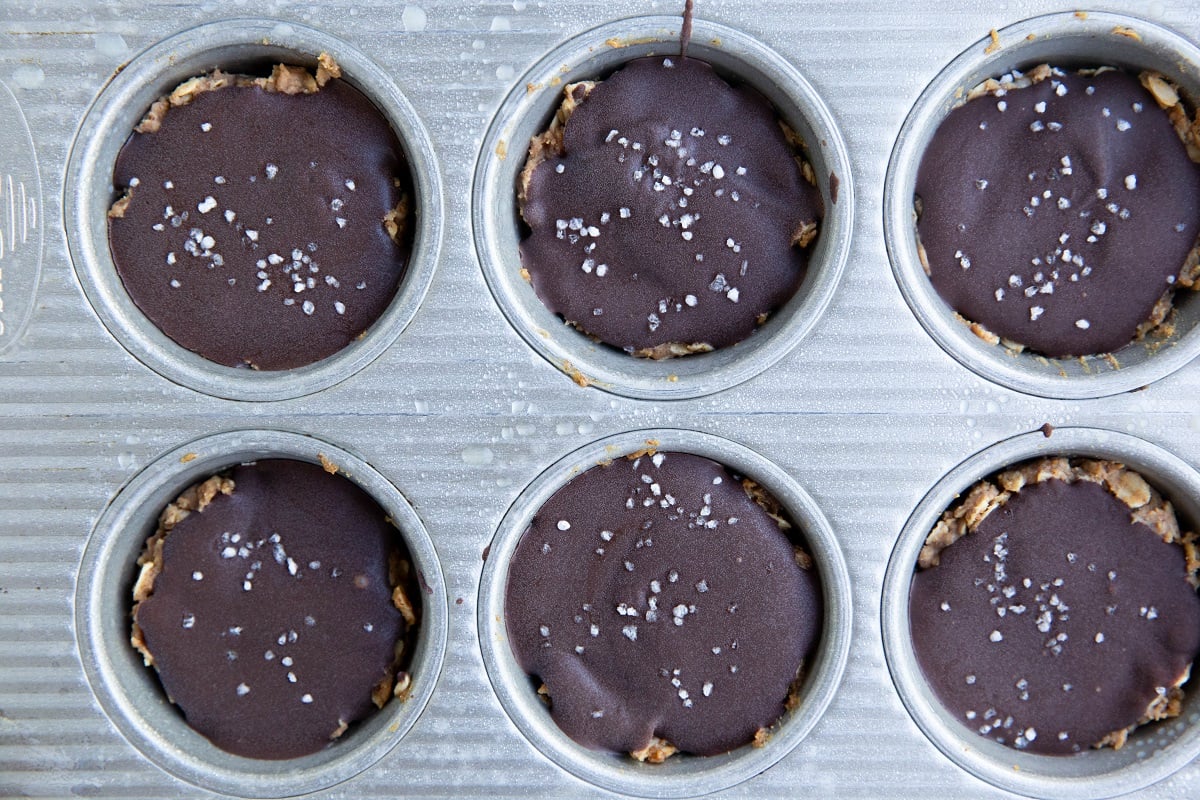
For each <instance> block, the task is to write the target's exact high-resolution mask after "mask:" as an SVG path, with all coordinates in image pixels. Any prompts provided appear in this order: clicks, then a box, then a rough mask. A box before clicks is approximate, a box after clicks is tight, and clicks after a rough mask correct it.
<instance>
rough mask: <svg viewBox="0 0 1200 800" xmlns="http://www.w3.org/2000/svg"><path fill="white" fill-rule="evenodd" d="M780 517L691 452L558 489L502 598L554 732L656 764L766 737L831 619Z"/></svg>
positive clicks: (647, 457) (654, 456) (624, 463)
mask: <svg viewBox="0 0 1200 800" xmlns="http://www.w3.org/2000/svg"><path fill="white" fill-rule="evenodd" d="M751 492H753V496H752V493H751ZM760 502H762V503H763V504H765V505H767V506H768V509H771V510H768V509H764V508H763V507H762V505H760ZM773 514H774V516H773ZM776 516H778V507H777V505H774V500H773V499H770V498H769V496H768V495H766V493H765V492H763V491H762V490H760V489H757V487H756V486H754V485H753V484H749V485H748V488H747V487H744V486H743V484H742V483H741V482H739V481H738V480H737V479H736V477H735V476H733V475H731V474H730V473H729V471H728V470H726V469H725V468H724V467H723V466H721V465H720V464H717V463H715V462H713V461H711V460H709V459H706V458H702V457H700V456H694V455H688V454H682V453H663V452H647V453H645V454H642V455H639V456H637V457H635V458H622V459H618V460H616V461H613V462H610V463H608V464H606V465H602V466H597V467H593V468H592V469H590V470H588V471H586V472H584V473H583V474H581V475H579V476H578V477H576V478H574V479H573V480H572V481H570V482H569V483H568V484H566V485H565V486H564V487H563V488H561V489H559V490H558V491H557V492H556V493H555V494H554V496H553V497H551V498H550V499H549V500H548V501H547V502H546V503H545V504H544V505H543V506H542V507H541V509H540V510H539V511H538V513H537V515H536V516H535V517H534V519H533V522H532V524H531V525H530V527H529V529H528V530H527V531H526V532H525V534H524V535H523V536H522V538H521V541H520V542H519V543H518V545H517V548H516V551H515V552H514V554H513V558H512V562H511V564H510V565H509V571H508V583H507V589H506V600H505V622H506V626H507V629H508V632H509V639H510V642H511V643H512V646H513V649H514V653H515V655H516V657H517V661H518V663H519V664H520V665H521V668H522V669H524V670H525V671H526V672H528V673H529V674H531V675H533V676H536V677H537V679H538V680H539V681H540V682H542V683H543V692H544V694H545V696H546V697H547V698H548V700H549V703H550V713H551V715H552V717H553V718H554V720H555V722H556V723H557V724H558V725H559V727H560V728H562V729H563V731H564V732H565V733H567V734H568V735H569V736H570V737H571V738H572V739H574V740H575V741H577V742H579V743H580V744H582V745H584V746H586V747H589V748H594V749H604V750H610V751H614V752H626V753H630V754H631V755H632V756H633V757H634V758H637V759H639V760H640V759H645V760H647V761H651V762H657V761H661V760H663V759H665V758H666V757H668V756H669V755H670V754H671V753H673V752H675V751H676V750H678V751H681V752H685V753H693V754H699V755H713V754H717V753H723V752H727V751H730V750H733V749H735V748H737V747H740V746H743V745H747V744H750V743H752V742H753V741H754V740H755V737H756V736H760V735H761V734H759V732H760V731H762V730H764V729H767V728H769V727H770V726H771V725H773V724H774V723H775V722H776V721H777V720H778V719H779V717H780V716H781V715H782V714H783V713H784V710H785V703H786V702H787V701H788V698H789V695H794V688H795V687H794V681H796V680H797V675H798V672H799V670H800V668H801V666H802V664H803V663H804V661H805V659H806V658H808V657H809V655H810V654H811V652H812V650H813V648H814V647H815V643H816V641H817V639H818V638H819V636H820V632H821V620H822V599H821V591H820V585H819V579H818V577H817V575H816V574H815V570H813V569H812V568H811V562H809V561H807V558H808V557H807V554H802V551H799V550H797V548H796V547H795V546H794V545H793V543H792V542H791V541H789V539H788V538H787V537H786V536H785V535H784V533H783V532H782V531H781V529H780V526H779V525H778V523H777V521H776ZM798 554H800V555H798ZM802 563H803V564H804V565H805V566H801V564H802Z"/></svg>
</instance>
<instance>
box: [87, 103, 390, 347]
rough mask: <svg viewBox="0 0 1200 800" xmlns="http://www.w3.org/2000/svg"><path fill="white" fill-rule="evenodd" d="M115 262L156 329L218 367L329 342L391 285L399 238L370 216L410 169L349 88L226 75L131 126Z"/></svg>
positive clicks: (356, 322) (361, 320)
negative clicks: (144, 129)
mask: <svg viewBox="0 0 1200 800" xmlns="http://www.w3.org/2000/svg"><path fill="white" fill-rule="evenodd" d="M113 181H114V185H116V186H117V187H119V189H122V190H123V189H125V188H126V187H129V193H130V196H131V200H130V202H129V205H128V207H127V208H126V210H125V212H124V215H123V216H120V217H115V218H111V219H110V221H109V243H110V247H111V250H112V254H113V260H114V262H115V264H116V267H117V272H118V273H119V274H120V276H121V280H122V282H123V283H124V285H125V288H126V290H127V291H128V292H129V295H130V297H131V298H132V299H133V301H134V302H135V303H136V304H137V306H138V308H140V309H141V310H142V312H143V313H145V314H146V316H147V317H149V318H150V320H151V321H152V322H153V323H154V324H155V325H157V326H158V327H159V329H161V330H162V331H163V333H165V334H166V335H167V336H169V337H170V338H171V339H173V340H174V341H176V342H178V343H179V344H180V345H182V346H183V347H186V348H187V349H189V350H192V351H194V352H196V353H199V354H200V355H202V356H204V357H205V358H207V359H209V360H211V361H215V362H217V363H219V364H225V365H227V366H251V367H254V368H256V369H263V370H281V369H290V368H293V367H299V366H303V365H305V364H310V363H313V362H315V361H319V360H321V359H323V358H326V357H327V356H330V355H332V354H334V353H336V352H338V351H339V350H341V349H342V348H344V347H346V345H348V344H349V343H350V342H352V341H354V339H355V338H356V337H358V336H359V335H360V334H361V333H363V331H365V330H366V329H367V328H369V327H370V326H371V325H372V324H373V323H374V322H375V321H376V320H377V319H378V318H379V316H380V315H381V314H382V313H383V311H384V309H385V308H387V306H388V304H389V303H390V302H391V300H392V297H393V296H394V295H395V293H396V289H397V287H398V286H399V283H400V279H401V277H402V276H403V275H404V271H405V266H406V264H407V260H408V250H409V248H408V246H407V244H405V245H404V246H400V245H397V244H396V243H395V242H393V241H392V239H391V238H390V237H389V235H388V233H387V232H386V231H385V230H384V226H383V219H384V216H385V215H386V214H387V213H388V212H389V211H391V210H392V209H393V208H394V207H395V206H396V205H397V203H398V202H399V201H400V199H401V197H402V195H403V193H404V187H405V186H406V185H407V184H408V183H409V177H408V168H407V166H406V163H405V160H404V156H403V152H402V150H401V147H400V142H399V140H397V138H396V135H395V134H394V133H393V132H392V129H391V127H390V126H389V125H388V123H387V120H385V119H384V118H383V116H382V115H381V114H380V113H379V111H378V109H376V108H375V107H374V106H373V105H372V104H371V102H370V101H369V100H368V99H367V98H366V97H365V96H364V95H363V94H362V93H360V92H359V91H357V90H356V89H354V88H352V87H351V86H349V85H347V84H346V83H345V82H344V81H340V80H334V81H331V82H330V83H328V84H327V85H326V86H325V87H324V88H322V89H321V90H320V91H318V92H315V93H313V94H295V95H292V94H283V93H281V92H269V91H265V90H263V89H261V88H259V87H247V86H230V87H227V88H222V89H217V90H213V91H207V92H203V93H200V94H198V95H196V96H195V98H194V99H193V100H192V101H191V102H190V103H188V104H187V105H183V106H178V107H172V108H171V109H170V110H169V111H168V112H167V114H166V116H165V118H164V119H163V123H162V127H161V129H160V130H158V131H157V132H154V133H134V134H133V135H132V136H131V137H130V139H129V141H128V142H126V144H125V146H124V147H123V148H122V150H121V153H120V155H119V156H118V159H117V164H116V169H115V173H114V176H113Z"/></svg>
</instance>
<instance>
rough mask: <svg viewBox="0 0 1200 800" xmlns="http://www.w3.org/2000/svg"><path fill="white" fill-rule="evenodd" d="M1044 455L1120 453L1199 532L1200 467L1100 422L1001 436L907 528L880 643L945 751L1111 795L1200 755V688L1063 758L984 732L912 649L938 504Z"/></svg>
mask: <svg viewBox="0 0 1200 800" xmlns="http://www.w3.org/2000/svg"><path fill="white" fill-rule="evenodd" d="M1044 456H1084V457H1091V458H1104V459H1109V460H1112V461H1118V462H1120V463H1122V464H1124V465H1125V466H1127V467H1129V468H1130V469H1133V470H1134V471H1135V472H1137V473H1139V474H1141V475H1142V477H1144V478H1146V479H1147V480H1148V481H1149V482H1150V483H1151V484H1152V485H1153V486H1154V487H1155V488H1156V489H1158V490H1159V492H1160V493H1161V494H1162V495H1163V497H1165V498H1167V499H1168V500H1170V501H1171V503H1172V504H1173V505H1174V506H1175V512H1176V514H1177V515H1178V516H1179V518H1180V527H1182V528H1183V529H1184V530H1192V531H1194V530H1196V521H1197V520H1200V472H1197V471H1196V469H1195V468H1194V467H1191V466H1189V465H1188V464H1187V463H1185V462H1183V461H1181V460H1180V459H1179V458H1177V457H1175V456H1174V455H1171V454H1170V453H1168V452H1167V451H1165V450H1163V449H1162V448H1159V447H1157V446H1155V445H1152V444H1148V443H1147V442H1145V441H1143V440H1142V439H1138V438H1136V437H1133V436H1129V435H1127V434H1123V433H1117V432H1115V431H1107V430H1100V429H1097V428H1061V429H1059V430H1056V431H1054V432H1053V433H1052V434H1051V435H1050V436H1049V437H1047V436H1045V435H1043V434H1042V433H1041V432H1040V431H1035V432H1032V433H1025V434H1021V435H1020V436H1015V437H1013V438H1012V439H1007V440H1005V441H1003V442H999V443H997V444H995V445H992V446H991V447H989V448H987V449H986V450H983V451H982V452H980V453H977V454H975V455H974V456H972V457H971V458H969V459H967V460H966V461H964V462H963V463H962V464H960V465H958V466H957V467H955V468H954V469H953V470H951V471H950V472H949V473H947V475H946V476H945V477H944V478H942V479H941V480H940V481H938V482H937V484H936V485H935V486H934V487H933V488H932V489H930V491H929V494H927V495H925V498H924V499H923V500H921V502H920V504H919V505H918V506H917V508H916V510H914V511H913V514H912V516H911V517H909V519H908V522H907V523H906V524H905V526H904V530H903V531H901V533H900V539H899V541H897V543H896V548H895V550H893V551H892V558H891V563H890V564H889V565H888V571H887V577H886V579H885V580H884V587H883V611H882V614H883V640H884V641H883V643H884V648H885V650H886V652H887V658H888V667H889V668H890V670H891V673H892V679H893V680H894V681H895V683H896V688H897V690H898V691H899V692H900V696H901V698H902V699H903V700H904V704H905V706H907V708H908V711H909V713H910V714H912V716H913V719H914V720H915V721H916V723H917V724H918V725H919V726H920V727H921V730H922V731H924V732H925V735H926V736H928V737H929V739H930V741H932V742H933V743H934V744H935V745H936V746H937V748H938V749H939V750H941V751H942V752H943V753H945V754H946V757H947V758H950V759H951V760H953V761H954V762H955V763H957V764H959V765H960V766H961V767H963V768H964V769H966V770H968V771H969V772H971V773H973V774H974V775H977V776H979V777H980V778H982V779H983V780H985V781H988V782H989V783H993V784H995V785H996V786H999V787H1001V788H1004V789H1008V790H1010V791H1013V792H1018V793H1020V794H1025V795H1029V796H1031V797H1045V798H1056V800H1079V799H1081V798H1101V797H1113V796H1116V795H1119V794H1124V793H1126V792H1131V791H1134V790H1136V789H1141V788H1143V787H1146V786H1149V785H1150V784H1152V783H1154V782H1155V781H1157V780H1159V779H1161V778H1163V777H1164V776H1166V775H1169V774H1171V773H1172V772H1174V771H1175V770H1177V769H1179V768H1180V767H1182V766H1184V765H1186V764H1188V763H1190V762H1192V761H1194V760H1195V759H1196V757H1197V756H1200V693H1198V692H1195V691H1192V692H1189V693H1188V694H1187V695H1186V699H1185V701H1184V707H1183V711H1182V713H1181V714H1180V715H1179V716H1178V717H1176V718H1175V719H1172V720H1166V721H1164V722H1161V723H1158V724H1153V725H1146V726H1143V727H1141V728H1139V729H1137V730H1136V731H1134V732H1133V734H1132V735H1130V737H1129V741H1128V742H1127V743H1126V744H1125V746H1124V747H1123V748H1121V749H1120V750H1113V749H1112V748H1104V749H1102V750H1090V751H1085V752H1083V753H1080V754H1078V755H1077V756H1072V757H1066V758H1063V757H1057V756H1044V755H1036V754H1033V753H1027V752H1021V751H1018V750H1014V749H1012V748H1011V747H1005V746H1004V745H1001V744H997V743H996V742H994V741H992V740H990V739H987V738H986V737H983V736H979V735H978V734H977V733H976V732H975V731H974V730H971V729H970V728H968V727H967V726H966V725H965V724H964V723H963V722H962V721H961V720H959V719H958V718H956V717H955V716H954V715H952V714H951V713H950V712H949V711H947V710H946V708H945V707H944V706H943V705H942V704H941V703H940V702H939V701H938V699H937V697H936V696H934V694H933V692H932V690H931V689H930V688H929V686H928V684H927V683H926V681H925V677H924V675H923V674H922V672H921V667H920V664H919V663H918V662H917V659H916V654H915V653H914V651H913V647H912V636H911V631H910V627H909V625H910V623H909V614H908V597H909V591H910V587H911V585H912V578H913V575H914V573H915V571H916V564H917V554H918V553H919V552H920V550H921V546H922V545H923V544H925V537H926V536H928V535H929V532H930V531H931V530H933V526H934V525H935V524H936V523H937V521H938V519H939V518H940V517H941V514H942V512H943V511H945V510H946V509H947V508H949V507H950V506H951V505H953V504H954V502H955V500H956V499H957V498H958V497H959V496H960V495H962V494H963V493H965V492H966V491H968V490H969V489H970V488H971V486H973V485H975V484H976V483H978V482H979V481H980V480H982V479H984V478H987V477H989V476H991V475H995V474H996V473H997V472H1002V471H1003V470H1005V469H1007V468H1009V467H1011V466H1014V465H1016V464H1018V463H1020V462H1022V461H1028V460H1030V459H1035V458H1041V457H1044Z"/></svg>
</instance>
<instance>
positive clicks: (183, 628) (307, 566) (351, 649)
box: [135, 460, 415, 759]
mask: <svg viewBox="0 0 1200 800" xmlns="http://www.w3.org/2000/svg"><path fill="white" fill-rule="evenodd" d="M230 477H231V478H232V479H233V481H234V482H235V484H236V488H235V489H234V491H233V494H231V495H228V496H226V495H218V496H217V497H216V499H215V500H213V502H212V503H211V504H210V505H209V506H208V507H207V508H206V509H205V510H204V511H203V512H193V513H192V514H191V515H189V516H188V517H187V518H186V519H184V520H183V521H182V522H180V523H179V524H178V525H176V526H175V528H174V529H173V530H171V531H170V533H168V534H167V537H166V540H165V542H164V545H163V559H162V572H161V574H159V575H158V577H157V579H156V580H155V582H154V590H153V593H152V594H151V595H150V597H149V598H148V599H146V600H144V601H143V602H142V603H141V604H140V605H138V606H137V608H136V610H135V618H136V620H137V623H138V625H139V626H141V629H142V634H143V637H144V641H145V644H146V648H147V649H148V650H149V652H150V653H151V654H152V655H153V656H154V661H155V665H156V667H157V669H158V674H159V678H160V679H161V680H162V684H163V687H164V688H165V689H166V691H167V695H168V696H169V697H170V698H171V700H172V701H173V702H175V703H176V704H177V705H178V706H179V708H180V709H181V710H182V711H183V713H184V715H185V716H186V718H187V721H188V724H189V725H191V726H192V727H193V728H195V729H196V730H197V731H199V732H200V733H202V734H204V735H205V736H207V737H208V738H209V739H210V740H212V742H213V743H214V744H215V745H217V746H218V747H220V748H222V749H224V750H228V751H229V752H231V753H235V754H237V755H241V756H246V757H250V758H268V759H280V758H294V757H297V756H302V755H306V754H309V753H313V752H316V751H318V750H320V749H321V748H323V747H325V746H327V745H328V744H329V742H330V739H331V738H332V737H333V736H335V735H336V734H338V733H340V732H341V730H342V729H343V723H345V724H350V723H353V722H356V721H358V720H361V719H363V718H365V717H367V716H368V715H370V714H371V713H372V712H374V711H375V706H374V704H373V703H372V700H371V693H372V690H373V689H374V688H375V687H376V686H377V685H378V684H380V683H381V682H383V681H385V680H386V679H387V678H388V676H389V674H390V670H391V669H392V668H393V662H394V660H395V652H394V650H395V645H396V643H397V641H398V640H399V639H401V638H402V637H403V636H404V635H405V634H406V626H405V623H404V620H403V619H402V617H401V615H400V612H399V611H397V610H396V607H395V606H394V605H393V604H392V586H391V583H390V580H389V572H388V565H389V559H390V558H392V557H393V556H396V555H398V554H399V552H400V550H399V547H400V545H399V539H400V537H399V534H398V533H397V531H396V529H395V528H393V527H392V526H391V525H389V524H388V523H387V522H386V521H385V513H384V512H383V510H382V509H380V507H379V506H378V505H377V504H376V503H375V501H374V500H372V499H371V497H370V496H369V495H367V493H366V492H364V491H363V490H362V489H360V488H358V487H357V486H355V485H354V484H352V483H351V482H350V481H348V480H346V479H345V478H342V477H340V476H336V475H330V474H328V473H326V472H324V471H323V470H322V469H321V468H320V467H318V466H315V465H312V464H308V463H302V462H298V461H280V460H273V461H260V462H258V463H257V464H254V465H245V466H239V467H235V468H234V469H233V470H232V472H231V474H230ZM413 599H414V602H415V597H414V598H413Z"/></svg>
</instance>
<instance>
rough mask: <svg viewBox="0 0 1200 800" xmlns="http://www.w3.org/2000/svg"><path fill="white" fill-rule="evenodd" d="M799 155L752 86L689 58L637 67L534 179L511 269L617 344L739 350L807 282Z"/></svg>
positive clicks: (808, 212)
mask: <svg viewBox="0 0 1200 800" xmlns="http://www.w3.org/2000/svg"><path fill="white" fill-rule="evenodd" d="M575 91H576V92H577V93H578V96H580V97H582V90H580V89H578V88H577V89H576V90H575ZM795 156H796V151H795V150H794V148H793V147H792V146H791V145H790V144H789V143H788V142H787V140H786V139H785V136H784V133H783V131H782V129H781V127H780V123H779V119H778V115H777V114H776V112H775V109H774V108H772V107H771V105H770V104H769V103H768V102H767V101H766V100H765V99H764V98H763V97H762V96H761V95H759V94H758V93H757V92H756V91H754V90H753V89H750V88H749V87H746V86H738V87H732V86H730V85H729V84H728V83H726V82H725V81H724V80H722V79H721V78H720V77H718V76H717V75H716V74H715V73H714V72H713V70H712V68H711V67H710V66H709V65H708V64H705V63H703V62H701V61H697V60H695V59H690V58H689V59H679V58H660V57H654V58H642V59H637V60H634V61H631V62H629V63H628V64H626V65H625V66H624V67H623V68H621V69H620V70H619V71H618V72H616V73H615V74H613V75H612V76H610V77H608V78H606V79H605V80H604V81H602V82H600V83H599V84H598V85H596V87H595V88H594V89H592V91H591V92H590V94H587V96H586V98H583V99H582V100H581V102H580V103H579V105H578V107H577V108H576V109H575V110H574V112H573V113H572V114H571V116H570V119H569V121H568V122H567V124H566V127H565V133H564V138H563V152H562V154H561V155H555V154H551V155H550V156H549V157H548V158H547V159H546V160H545V161H543V162H542V163H541V164H540V165H539V166H538V167H537V168H536V169H535V170H534V171H533V174H532V179H531V180H530V182H529V186H528V191H527V197H526V200H525V203H524V205H523V207H522V215H523V216H524V218H525V221H526V222H527V223H528V224H529V227H530V233H529V236H528V237H527V238H526V239H525V240H524V241H523V242H522V243H521V262H522V264H523V265H524V267H525V268H526V269H527V270H528V272H529V274H530V277H531V279H532V281H533V287H534V290H535V291H536V292H537V295H538V297H539V298H541V300H542V302H543V303H545V304H546V306H547V307H548V308H549V309H550V310H551V311H553V312H554V313H556V314H559V315H561V316H562V317H563V318H564V319H566V320H567V321H568V322H571V323H573V324H575V325H576V326H578V327H579V328H580V329H582V330H583V331H585V332H587V333H589V334H591V335H593V336H595V337H597V338H599V339H600V340H601V341H603V342H606V343H608V344H610V345H613V346H615V347H618V348H622V349H624V350H626V351H628V352H638V351H646V350H651V349H653V348H655V347H660V346H664V345H667V344H671V343H681V344H684V345H688V344H706V345H711V346H712V347H714V348H720V347H726V346H728V345H731V344H734V343H735V342H738V341H741V340H742V339H745V338H746V337H747V336H749V335H750V333H751V332H752V331H753V330H754V329H755V327H756V326H757V325H758V324H759V323H760V319H761V318H762V317H763V315H766V314H769V313H771V312H772V311H774V310H776V309H778V308H779V307H780V306H782V305H783V304H784V303H786V302H787V300H788V299H789V298H790V297H791V296H792V295H793V294H794V293H795V292H796V290H797V289H798V288H799V287H800V285H801V283H802V282H803V280H804V276H805V272H806V269H807V265H808V253H807V251H806V250H804V249H802V248H800V247H798V246H795V245H793V240H794V238H795V237H796V236H797V235H798V233H799V232H800V231H801V230H802V229H803V228H804V227H805V225H806V224H807V225H810V226H813V231H812V232H813V233H815V225H816V223H817V222H818V221H819V219H820V216H821V198H820V194H819V193H818V192H817V190H816V189H815V188H814V187H813V186H812V185H810V184H809V183H807V182H806V181H805V180H804V178H803V177H802V175H801V171H800V167H799V166H798V165H797V163H796V159H795Z"/></svg>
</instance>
